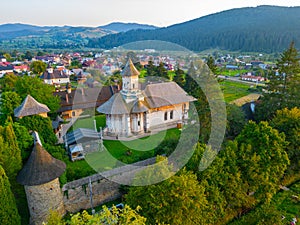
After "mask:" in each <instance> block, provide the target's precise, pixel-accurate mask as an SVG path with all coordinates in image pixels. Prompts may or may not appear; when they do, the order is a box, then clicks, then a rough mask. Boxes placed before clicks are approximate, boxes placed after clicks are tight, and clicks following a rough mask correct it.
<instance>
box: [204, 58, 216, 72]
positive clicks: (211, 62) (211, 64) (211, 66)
mask: <svg viewBox="0 0 300 225" xmlns="http://www.w3.org/2000/svg"><path fill="white" fill-rule="evenodd" d="M206 64H207V65H208V67H209V69H210V70H211V72H212V73H213V74H214V75H217V73H218V67H217V65H216V64H215V59H214V57H212V56H209V57H208V59H207V63H206Z"/></svg>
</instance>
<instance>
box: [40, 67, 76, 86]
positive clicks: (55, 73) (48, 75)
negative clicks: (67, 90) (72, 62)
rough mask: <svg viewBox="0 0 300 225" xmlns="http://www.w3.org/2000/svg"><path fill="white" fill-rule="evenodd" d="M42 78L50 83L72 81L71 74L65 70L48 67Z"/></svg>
mask: <svg viewBox="0 0 300 225" xmlns="http://www.w3.org/2000/svg"><path fill="white" fill-rule="evenodd" d="M40 78H41V79H42V80H43V81H44V83H46V84H50V85H58V84H66V83H69V82H70V78H69V76H68V75H66V74H65V73H64V71H63V70H53V68H48V69H47V70H46V71H45V72H44V73H43V75H42V76H41V77H40Z"/></svg>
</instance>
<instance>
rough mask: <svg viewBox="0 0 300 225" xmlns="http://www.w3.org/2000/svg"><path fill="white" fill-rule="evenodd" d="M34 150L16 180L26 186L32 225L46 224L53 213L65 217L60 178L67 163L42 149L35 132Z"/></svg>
mask: <svg viewBox="0 0 300 225" xmlns="http://www.w3.org/2000/svg"><path fill="white" fill-rule="evenodd" d="M33 136H34V147H33V150H32V153H31V155H30V157H29V159H28V161H27V162H26V164H25V166H24V167H23V169H22V170H21V171H20V172H19V174H18V176H17V181H18V182H19V183H20V184H22V185H24V187H25V192H26V197H27V202H28V208H29V212H30V224H33V225H38V224H39V225H40V224H42V222H46V219H47V217H48V215H49V212H50V210H54V211H56V212H58V213H59V214H61V215H63V214H65V208H64V202H63V194H62V192H61V189H60V184H59V180H58V178H59V177H60V176H61V175H62V174H63V172H64V171H65V169H66V164H65V163H64V162H62V161H60V160H57V159H55V158H53V157H52V156H51V155H50V154H49V153H48V152H47V151H46V150H45V149H44V148H43V147H42V144H41V141H40V139H39V136H38V133H37V132H34V133H33Z"/></svg>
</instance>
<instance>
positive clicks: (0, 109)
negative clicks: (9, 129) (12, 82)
mask: <svg viewBox="0 0 300 225" xmlns="http://www.w3.org/2000/svg"><path fill="white" fill-rule="evenodd" d="M20 104H21V98H20V96H19V95H18V94H17V93H16V92H12V91H8V92H4V93H2V95H1V102H0V113H2V115H1V123H2V124H3V123H4V121H5V120H6V119H7V117H9V116H13V114H14V109H15V108H17V107H18V106H19V105H20Z"/></svg>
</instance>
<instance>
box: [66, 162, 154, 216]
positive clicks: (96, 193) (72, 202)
mask: <svg viewBox="0 0 300 225" xmlns="http://www.w3.org/2000/svg"><path fill="white" fill-rule="evenodd" d="M155 160H156V158H150V159H147V160H144V161H140V162H137V163H134V164H129V165H125V166H122V167H118V168H115V169H112V170H108V171H105V172H101V173H98V174H94V175H92V176H89V177H84V178H82V179H79V180H75V181H71V182H69V183H67V184H65V185H64V186H63V187H62V192H63V201H64V205H65V209H66V210H67V211H68V212H71V213H75V212H78V211H79V210H82V209H88V208H91V207H92V204H91V203H93V207H95V206H97V205H100V204H103V203H106V202H109V201H113V200H116V199H118V198H120V197H121V196H122V194H121V192H120V187H121V184H119V183H116V182H114V181H112V180H121V181H124V182H125V183H126V181H128V180H131V179H132V178H133V177H134V175H135V173H136V172H137V171H139V170H141V169H139V168H137V166H147V165H151V164H154V163H155ZM107 178H109V179H107ZM90 183H91V185H90ZM91 192H92V195H91V194H90V193H91ZM91 196H92V200H91Z"/></svg>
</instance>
